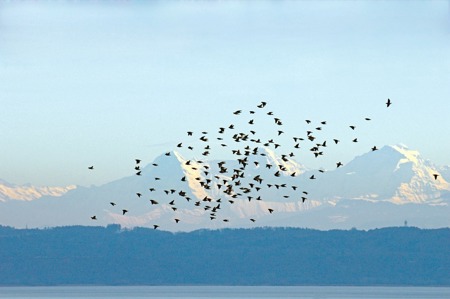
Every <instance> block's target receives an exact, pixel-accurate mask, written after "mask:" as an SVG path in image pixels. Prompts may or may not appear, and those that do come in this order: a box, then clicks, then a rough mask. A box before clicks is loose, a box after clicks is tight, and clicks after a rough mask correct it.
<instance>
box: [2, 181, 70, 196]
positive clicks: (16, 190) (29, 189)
mask: <svg viewBox="0 0 450 299" xmlns="http://www.w3.org/2000/svg"><path fill="white" fill-rule="evenodd" d="M75 188H76V186H75V185H71V186H65V187H36V186H31V185H29V184H26V185H14V184H10V183H8V182H6V181H3V180H0V201H6V200H25V201H29V200H33V199H37V198H40V197H42V196H61V195H63V194H65V193H67V192H68V191H70V190H73V189H75Z"/></svg>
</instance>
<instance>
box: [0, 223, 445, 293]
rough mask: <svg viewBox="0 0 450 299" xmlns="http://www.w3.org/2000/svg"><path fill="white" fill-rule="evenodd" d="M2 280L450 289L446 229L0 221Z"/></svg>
mask: <svg viewBox="0 0 450 299" xmlns="http://www.w3.org/2000/svg"><path fill="white" fill-rule="evenodd" d="M0 285H4V286H5V285H17V286H19V285H20V286H28V285H415V286H450V229H449V228H442V229H419V228H414V227H393V228H383V229H375V230H369V231H361V230H356V229H354V230H346V231H344V230H329V231H318V230H312V229H300V228H255V229H223V230H198V231H193V232H188V233H185V232H179V233H171V232H165V231H159V230H153V229H147V228H134V229H131V230H124V229H121V227H120V226H119V225H109V226H107V227H92V226H67V227H56V228H48V229H15V228H11V227H4V226H0Z"/></svg>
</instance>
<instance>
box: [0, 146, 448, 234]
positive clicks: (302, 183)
mask: <svg viewBox="0 0 450 299" xmlns="http://www.w3.org/2000/svg"><path fill="white" fill-rule="evenodd" d="M261 152H262V153H263V154H261V155H258V156H254V157H252V160H251V161H249V163H248V165H247V167H246V170H245V176H244V175H242V176H241V177H239V178H238V180H237V181H238V183H239V184H238V185H239V186H248V185H249V184H250V185H251V184H253V185H255V186H259V190H258V191H257V192H255V191H254V190H251V192H250V190H247V189H245V187H242V188H241V189H240V190H241V191H240V192H238V194H236V193H234V194H231V193H229V194H227V193H224V189H223V188H224V187H223V188H222V189H221V187H222V186H221V181H223V179H226V178H229V177H230V176H231V174H232V171H231V169H237V168H239V167H240V166H241V163H240V162H239V161H237V160H227V161H213V160H210V161H198V160H192V161H191V160H187V159H185V158H184V157H183V156H182V155H181V154H180V153H178V152H175V151H173V152H169V153H167V154H162V155H161V156H159V157H158V158H156V159H155V160H154V161H153V162H152V163H151V164H148V165H146V166H145V167H143V168H142V169H141V170H140V171H141V173H140V175H135V174H133V175H131V176H128V177H125V178H121V179H118V180H115V181H113V182H110V183H107V184H104V185H101V186H91V187H81V186H66V187H34V186H31V185H22V186H18V185H13V184H10V183H7V182H5V181H0V224H2V225H10V226H14V227H26V226H30V227H53V226H65V225H107V224H111V223H117V224H120V225H121V226H123V227H135V226H143V227H153V225H155V224H157V225H158V226H159V228H160V229H163V230H169V231H191V230H196V229H201V228H211V229H214V228H226V227H245V228H249V227H261V226H274V227H275V226H293V227H308V228H317V229H334V228H339V229H348V228H353V227H355V228H360V229H369V228H375V227H385V226H399V225H408V224H409V225H414V226H420V227H425V228H432V227H449V226H450V217H449V215H450V207H449V203H450V183H449V180H450V167H449V166H436V165H434V164H433V163H432V162H430V161H429V160H425V159H423V158H422V157H421V155H420V153H419V152H418V151H415V150H411V149H409V148H408V147H407V146H405V145H401V144H400V145H394V146H384V147H382V148H380V149H379V150H376V151H370V152H367V153H364V154H362V155H360V156H357V157H355V158H354V159H353V160H351V161H350V162H348V163H347V164H345V165H343V166H341V167H338V168H335V169H332V170H327V171H324V170H321V171H319V170H316V169H308V168H307V167H305V166H304V165H302V164H300V163H298V162H296V161H295V160H293V159H285V158H284V157H282V156H278V155H277V154H276V153H275V152H274V151H272V150H270V149H268V148H261ZM218 163H219V165H220V163H222V164H221V165H226V166H227V168H228V169H229V172H228V173H224V172H223V171H222V172H221V168H220V166H218ZM266 165H277V166H279V168H280V169H281V171H280V172H279V174H278V175H277V176H274V175H273V174H274V170H273V169H269V168H267V167H265V166H266ZM205 166H206V167H205ZM205 169H207V170H208V171H206V172H205V171H204V170H205ZM222 170H223V169H222ZM434 174H438V177H437V178H436V179H435V177H434V176H433V175H434ZM313 175H314V178H315V179H311V177H312V176H313ZM257 177H258V178H263V179H264V181H263V182H261V181H258V180H255V178H257ZM208 180H209V182H210V183H209V184H208V188H204V185H202V184H201V182H205V181H208ZM150 189H154V191H151V190H150ZM137 193H139V194H140V195H139V196H138V194H137ZM151 199H152V200H154V201H156V202H158V203H157V204H151V202H150V200H151ZM110 202H113V203H115V206H112V205H111V204H110ZM195 203H197V205H196V204H195ZM124 209H126V210H127V211H128V212H127V213H126V214H125V215H123V211H122V210H124ZM269 209H271V210H273V213H272V212H270V211H269ZM212 212H214V213H213V214H211V213H212ZM92 215H96V218H97V220H92V219H91V216H92ZM211 215H213V219H211V218H210V217H211ZM175 219H179V222H175ZM250 219H253V220H252V221H250Z"/></svg>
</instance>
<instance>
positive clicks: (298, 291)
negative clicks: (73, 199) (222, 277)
mask: <svg viewBox="0 0 450 299" xmlns="http://www.w3.org/2000/svg"><path fill="white" fill-rule="evenodd" d="M0 298H16V299H26V298H61V299H62V298H83V299H86V298H185V299H187V298H191V299H193V298H235V299H238V298H274V299H275V298H303V299H306V298H312V299H316V298H317V299H322V298H324V299H325V298H326V299H350V298H359V299H361V298H377V299H399V298H408V299H424V298H427V299H443V298H450V288H447V287H445V288H444V287H437V288H436V287H223V286H208V287H203V286H202V287H197V286H191V287H185V286H179V287H109V286H102V287H97V286H92V287H84V286H80V287H0Z"/></svg>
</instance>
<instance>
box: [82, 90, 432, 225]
mask: <svg viewBox="0 0 450 299" xmlns="http://www.w3.org/2000/svg"><path fill="white" fill-rule="evenodd" d="M391 104H392V102H391V100H390V99H388V100H387V102H386V107H390V106H391ZM266 105H267V103H266V102H261V103H260V104H259V105H257V106H256V108H257V109H255V110H250V111H248V113H249V114H250V115H254V114H257V113H261V112H262V111H263V113H264V114H266V115H267V116H268V117H270V118H272V121H273V124H274V125H275V126H276V128H277V129H276V135H277V136H280V135H282V134H284V131H283V130H282V129H281V128H282V125H283V123H282V121H281V119H280V118H278V117H276V116H274V114H273V112H271V111H265V110H266ZM233 114H234V115H235V116H240V115H243V111H242V110H236V111H234V112H233ZM370 120H371V119H370V118H365V121H370ZM305 121H306V123H307V125H310V126H313V125H312V121H311V120H308V119H307V120H305ZM247 123H248V126H249V127H250V128H251V126H253V125H254V124H255V119H254V118H253V119H250V120H248V121H247ZM326 124H327V122H326V121H321V122H320V125H319V126H317V127H314V128H311V129H310V130H308V131H306V135H304V136H302V137H292V139H293V141H294V145H293V147H292V149H291V151H290V152H289V153H285V154H282V155H281V160H282V161H283V162H289V160H290V159H291V158H292V157H294V156H295V154H294V152H295V151H297V150H300V148H302V149H303V148H304V146H303V144H302V146H300V144H301V143H302V142H306V143H307V144H309V146H308V147H309V148H308V152H310V153H311V154H312V155H314V157H316V158H318V157H320V156H322V155H323V154H324V150H325V148H326V147H327V140H320V141H319V142H318V137H316V135H315V133H316V132H317V131H321V130H322V127H323V126H325V125H326ZM349 128H350V129H351V130H355V128H356V127H355V126H353V125H350V126H349ZM236 129H237V128H235V125H234V124H230V125H229V126H227V127H220V128H219V130H218V134H219V135H218V136H220V137H217V141H218V143H220V146H221V147H229V146H232V147H233V149H232V150H231V153H232V154H233V155H234V156H236V160H237V163H238V164H237V165H238V166H237V167H234V168H232V169H231V168H229V167H227V166H229V165H227V162H226V161H219V162H217V164H215V165H211V164H209V163H206V162H204V161H201V160H197V159H192V160H186V161H184V164H185V165H184V168H185V170H186V168H189V167H190V168H191V170H192V171H194V172H195V173H197V174H198V176H197V177H195V181H194V184H197V187H199V188H203V189H204V190H205V191H206V192H205V194H211V192H210V193H208V191H211V190H212V189H215V191H216V192H215V193H214V194H218V196H208V195H206V196H204V198H203V199H200V200H197V201H195V200H193V199H192V198H190V197H189V196H188V192H187V191H186V190H176V189H167V190H163V191H164V193H165V194H166V195H168V196H171V197H168V198H169V199H168V200H167V201H168V202H167V203H165V202H164V204H168V205H169V206H170V207H171V209H172V210H173V211H177V209H178V208H177V206H176V202H175V201H176V200H175V199H173V195H178V196H179V197H180V198H184V199H185V200H186V201H187V202H191V203H193V205H194V207H196V208H200V209H203V210H204V211H205V213H206V214H208V215H209V218H210V220H211V221H214V220H216V221H217V220H222V221H223V222H229V221H230V219H228V218H220V217H219V215H218V214H219V212H220V210H221V209H222V205H223V204H233V203H234V202H235V201H236V200H237V199H245V200H248V201H252V200H257V201H260V200H263V199H262V198H261V195H259V194H258V192H260V190H262V188H273V189H277V190H280V192H281V190H282V189H283V188H292V190H293V191H294V192H297V191H296V190H297V189H299V187H298V186H296V185H290V186H289V185H287V184H286V183H279V184H277V183H273V181H271V180H273V179H274V178H278V177H280V176H282V175H283V176H291V177H296V176H298V175H299V174H298V173H296V172H290V171H289V169H287V168H286V166H285V165H283V164H278V165H273V164H272V163H270V162H269V160H268V159H264V158H265V156H266V151H264V150H263V149H264V148H270V147H273V148H275V149H277V148H279V147H280V146H281V144H280V143H277V142H276V141H275V140H274V139H273V138H271V139H269V140H261V138H257V134H256V132H255V131H254V130H248V131H245V132H238V131H237V130H236ZM227 131H228V132H231V134H230V135H231V136H232V137H231V141H232V143H231V144H230V143H226V140H225V136H228V135H225V132H227ZM194 135H195V134H194V132H191V131H188V132H187V136H188V138H193V139H194V140H192V139H190V140H192V141H193V143H191V144H189V145H185V144H184V142H180V143H178V144H177V148H182V147H184V148H187V149H188V150H190V151H193V150H194V146H192V144H194V143H198V142H200V144H202V146H201V147H200V152H201V155H202V156H205V157H206V156H208V155H209V154H210V152H211V149H212V148H211V145H212V143H211V141H210V140H209V135H208V132H205V131H204V132H201V136H200V137H199V138H198V140H197V139H196V138H195V137H194ZM329 142H330V143H332V144H338V143H339V142H340V140H339V139H333V140H332V141H329ZM352 142H358V139H357V138H354V139H353V140H352ZM196 149H198V147H197V146H196ZM371 150H372V151H376V150H378V148H377V147H376V146H373V147H372V148H371ZM171 154H172V153H171V152H167V153H166V154H165V155H166V156H170V155H171ZM261 157H263V158H262V159H261ZM262 161H265V162H262ZM264 164H265V165H264ZM140 165H141V160H140V159H135V166H134V170H135V174H136V175H137V176H141V175H142V170H141V167H140ZM216 165H217V166H216ZM152 166H153V167H158V166H159V165H158V164H157V163H153V164H152ZM341 166H343V164H342V163H341V162H336V167H337V168H339V167H341ZM259 167H262V168H263V169H265V170H268V171H271V172H272V174H273V177H274V178H272V179H266V178H263V177H262V174H260V173H259V174H257V175H253V174H252V175H250V176H249V174H248V173H246V170H250V168H251V170H252V171H253V170H255V169H259ZM88 169H90V170H93V169H94V167H93V166H90V167H88ZM248 172H251V171H248ZM319 172H324V170H319ZM185 174H186V173H185ZM200 174H201V175H200ZM437 176H438V175H437V174H434V178H435V179H437ZM153 179H154V181H155V182H156V181H159V180H164V178H161V177H153ZM309 179H310V180H314V179H316V176H315V175H314V174H313V175H311V176H310V177H309ZM180 180H181V181H182V182H185V183H186V184H188V183H190V182H188V178H187V176H186V175H185V176H183V177H181V178H180ZM264 181H265V182H264ZM156 185H157V184H155V185H154V186H149V188H148V189H149V191H150V192H155V191H157V190H156ZM188 190H189V187H188ZM298 192H299V200H300V199H301V201H302V202H303V203H304V202H305V201H306V200H307V199H308V191H307V190H300V189H299V190H298ZM136 195H137V196H138V197H139V198H141V197H142V196H143V194H142V193H141V192H137V193H136ZM219 195H220V196H219ZM280 196H281V195H280ZM222 197H224V198H226V199H227V200H223V201H222ZM284 197H285V198H287V197H289V196H288V195H284ZM170 199H172V200H170ZM169 200H170V201H169ZM160 201H162V199H159V198H158V199H153V198H152V199H150V200H149V204H150V205H151V206H154V205H159V204H160ZM110 204H111V206H115V205H116V203H114V202H110ZM274 211H275V210H274V208H267V212H266V213H267V214H272V213H274ZM121 212H122V215H125V214H126V213H127V212H128V210H127V209H122V211H121ZM91 219H92V220H97V216H95V215H94V216H91ZM249 220H250V221H252V222H255V221H256V219H255V218H250V219H249ZM173 221H175V223H179V222H182V219H180V218H174V219H173ZM158 227H159V225H158V224H154V225H153V228H154V229H157V228H158Z"/></svg>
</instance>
